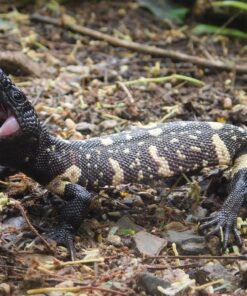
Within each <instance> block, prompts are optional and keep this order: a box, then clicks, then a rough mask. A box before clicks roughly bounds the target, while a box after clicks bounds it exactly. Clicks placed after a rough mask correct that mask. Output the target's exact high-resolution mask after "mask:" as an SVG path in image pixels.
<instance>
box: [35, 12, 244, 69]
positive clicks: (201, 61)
mask: <svg viewBox="0 0 247 296" xmlns="http://www.w3.org/2000/svg"><path fill="white" fill-rule="evenodd" d="M30 19H31V21H35V22H41V23H46V24H51V25H54V26H58V27H63V28H65V29H68V30H70V31H72V32H76V33H79V34H82V35H87V36H90V37H93V38H95V39H99V40H104V41H106V42H108V43H110V44H111V45H114V46H119V47H124V48H128V49H130V50H133V51H137V52H142V53H145V54H150V55H152V56H161V57H168V58H171V59H174V60H178V61H182V62H189V63H192V64H194V65H199V66H203V67H207V68H215V69H219V70H229V71H236V72H239V73H247V65H236V64H235V62H228V61H219V60H208V59H205V58H201V57H195V56H191V55H188V54H185V53H182V52H178V51H174V50H169V49H163V48H159V47H156V46H149V45H144V44H141V43H138V42H132V41H127V40H122V39H119V38H116V37H113V36H110V35H108V34H104V33H101V32H98V31H96V30H93V29H89V28H87V27H84V26H80V25H76V24H70V23H66V21H65V20H64V19H63V18H60V19H54V18H51V17H48V16H42V15H39V14H33V15H32V16H31V18H30Z"/></svg>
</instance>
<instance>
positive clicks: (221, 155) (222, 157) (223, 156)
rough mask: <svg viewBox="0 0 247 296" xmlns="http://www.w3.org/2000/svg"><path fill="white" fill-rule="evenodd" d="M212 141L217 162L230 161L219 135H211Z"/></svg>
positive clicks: (227, 162)
mask: <svg viewBox="0 0 247 296" xmlns="http://www.w3.org/2000/svg"><path fill="white" fill-rule="evenodd" d="M212 142H213V144H214V146H215V152H216V154H217V156H218V160H219V164H225V165H228V164H229V163H230V162H231V156H230V153H229V151H228V149H227V147H226V145H225V144H224V142H223V141H222V140H221V138H220V137H219V135H217V134H215V135H213V136H212Z"/></svg>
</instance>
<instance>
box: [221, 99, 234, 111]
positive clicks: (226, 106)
mask: <svg viewBox="0 0 247 296" xmlns="http://www.w3.org/2000/svg"><path fill="white" fill-rule="evenodd" d="M223 107H224V109H227V110H229V109H232V99H231V98H225V99H224V102H223Z"/></svg>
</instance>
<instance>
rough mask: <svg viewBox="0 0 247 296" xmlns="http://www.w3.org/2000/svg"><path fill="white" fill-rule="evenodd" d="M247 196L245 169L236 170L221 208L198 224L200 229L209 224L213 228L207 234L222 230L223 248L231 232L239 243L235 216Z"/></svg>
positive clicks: (205, 227)
mask: <svg viewBox="0 0 247 296" xmlns="http://www.w3.org/2000/svg"><path fill="white" fill-rule="evenodd" d="M246 196H247V169H246V168H244V169H240V170H239V171H237V172H236V173H235V174H234V175H233V178H232V180H231V183H230V192H229V195H228V197H227V199H226V201H225V202H224V204H223V206H222V208H221V210H220V211H219V212H217V213H214V214H213V215H211V216H210V217H208V218H206V219H204V221H205V220H206V222H205V223H203V224H202V225H201V226H200V230H205V229H207V228H209V227H211V226H215V228H214V229H213V230H212V231H211V232H209V233H208V235H212V234H215V233H217V232H219V231H220V228H222V229H223V230H224V240H223V249H226V248H227V244H228V239H229V235H230V233H231V232H232V233H233V234H234V236H235V239H236V241H237V244H238V245H241V243H242V242H241V237H240V235H239V232H238V230H237V216H238V213H239V211H240V208H241V206H242V205H243V203H244V201H245V198H246Z"/></svg>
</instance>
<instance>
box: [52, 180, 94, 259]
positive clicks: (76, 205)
mask: <svg viewBox="0 0 247 296" xmlns="http://www.w3.org/2000/svg"><path fill="white" fill-rule="evenodd" d="M64 199H65V200H66V204H65V206H64V207H63V208H62V210H61V213H60V219H59V226H58V227H56V228H55V229H53V230H52V231H51V232H49V234H48V236H49V237H50V238H52V239H54V240H55V241H56V242H57V243H58V244H61V245H65V246H66V247H67V248H68V250H69V252H70V256H71V259H72V260H74V259H75V250H74V235H75V233H76V231H77V230H78V228H79V227H80V225H81V222H82V220H83V219H84V218H85V217H86V215H87V214H88V212H89V208H90V203H91V193H89V192H88V191H87V190H86V189H85V188H84V187H82V186H80V185H78V184H72V183H68V184H66V185H65V190H64Z"/></svg>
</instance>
